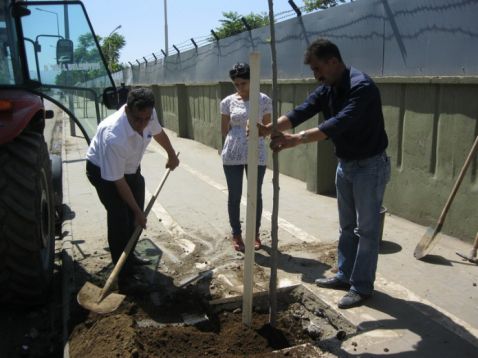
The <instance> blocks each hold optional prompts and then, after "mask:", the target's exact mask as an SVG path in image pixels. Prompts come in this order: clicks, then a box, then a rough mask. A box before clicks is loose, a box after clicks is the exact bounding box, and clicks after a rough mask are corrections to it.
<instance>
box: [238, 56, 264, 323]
mask: <svg viewBox="0 0 478 358" xmlns="http://www.w3.org/2000/svg"><path fill="white" fill-rule="evenodd" d="M260 59H261V56H260V54H259V53H258V52H251V54H250V56H249V66H250V69H251V80H250V83H249V139H248V146H247V212H246V242H245V246H246V249H245V259H244V293H243V298H242V323H244V324H245V325H247V326H251V324H252V287H253V278H254V240H255V238H256V208H257V164H258V157H259V150H258V148H259V137H258V130H257V126H256V122H257V121H258V119H259V115H260V114H259V83H260V69H261V62H260Z"/></svg>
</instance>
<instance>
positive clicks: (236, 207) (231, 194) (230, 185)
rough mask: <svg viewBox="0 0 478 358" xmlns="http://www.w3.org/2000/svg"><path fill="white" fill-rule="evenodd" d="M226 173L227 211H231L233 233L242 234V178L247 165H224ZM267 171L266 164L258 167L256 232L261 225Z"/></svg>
mask: <svg viewBox="0 0 478 358" xmlns="http://www.w3.org/2000/svg"><path fill="white" fill-rule="evenodd" d="M223 167H224V174H225V175H226V181H227V189H228V197H227V211H228V213H229V223H230V224H231V229H232V235H240V234H241V233H242V230H241V222H240V215H241V197H242V179H243V177H244V170H245V171H246V175H247V165H223ZM265 173H266V166H265V165H259V166H258V167H257V208H256V233H258V232H259V228H260V227H261V216H262V182H263V180H264V175H265Z"/></svg>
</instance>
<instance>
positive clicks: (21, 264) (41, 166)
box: [0, 130, 55, 306]
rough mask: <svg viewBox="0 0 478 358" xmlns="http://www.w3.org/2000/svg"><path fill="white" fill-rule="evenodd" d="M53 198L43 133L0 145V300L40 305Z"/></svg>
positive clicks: (47, 277)
mask: <svg viewBox="0 0 478 358" xmlns="http://www.w3.org/2000/svg"><path fill="white" fill-rule="evenodd" d="M54 255H55V199H54V195H53V188H52V178H51V162H50V158H49V155H48V149H47V145H46V143H45V140H44V138H43V135H42V134H40V133H37V132H33V131H29V130H25V131H24V132H22V133H21V134H20V135H19V136H18V137H17V138H15V140H13V141H12V142H10V143H8V144H4V145H1V146H0V302H2V303H3V302H7V303H13V304H18V305H22V306H24V305H27V306H36V305H41V304H43V303H45V300H46V298H47V297H48V294H49V288H50V283H51V281H52V276H53V262H54Z"/></svg>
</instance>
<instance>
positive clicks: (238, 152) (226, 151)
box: [220, 93, 272, 165]
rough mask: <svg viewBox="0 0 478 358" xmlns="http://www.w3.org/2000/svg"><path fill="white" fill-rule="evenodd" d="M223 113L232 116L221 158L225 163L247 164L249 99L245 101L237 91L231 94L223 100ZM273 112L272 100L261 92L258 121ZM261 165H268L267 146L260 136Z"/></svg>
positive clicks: (221, 107)
mask: <svg viewBox="0 0 478 358" xmlns="http://www.w3.org/2000/svg"><path fill="white" fill-rule="evenodd" d="M220 110H221V114H224V115H227V116H229V118H230V121H229V124H230V129H229V132H228V133H227V136H226V140H225V142H224V147H223V148H222V153H221V158H222V163H223V164H224V165H243V164H247V135H246V128H247V121H248V119H249V114H248V113H249V101H244V100H243V99H242V98H241V96H239V95H238V94H237V93H234V94H231V95H229V96H227V97H226V98H224V99H223V100H222V101H221V105H220ZM271 112H272V100H271V99H270V97H269V96H267V95H266V94H264V93H260V100H259V118H258V119H257V122H258V123H262V119H263V117H264V115H266V114H270V113H271ZM258 150H259V163H258V164H259V165H266V148H265V143H264V138H263V137H259V148H258Z"/></svg>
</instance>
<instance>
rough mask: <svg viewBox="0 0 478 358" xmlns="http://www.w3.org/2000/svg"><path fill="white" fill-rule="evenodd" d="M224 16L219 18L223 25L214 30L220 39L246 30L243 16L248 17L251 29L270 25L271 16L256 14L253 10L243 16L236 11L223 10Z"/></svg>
mask: <svg viewBox="0 0 478 358" xmlns="http://www.w3.org/2000/svg"><path fill="white" fill-rule="evenodd" d="M222 16H224V18H223V19H221V20H219V22H220V23H221V24H222V25H221V26H219V27H217V28H216V29H215V30H214V31H215V33H216V34H217V36H218V37H219V38H220V39H223V38H226V37H229V36H232V35H237V34H239V33H241V32H243V31H245V30H246V29H245V28H244V23H243V22H242V20H241V18H242V17H244V18H245V19H246V21H247V23H248V24H249V26H250V27H251V29H256V28H258V27H263V26H267V25H269V18H268V16H267V14H265V13H264V14H262V13H261V14H254V13H252V12H251V13H250V14H249V15H245V16H242V15H239V14H238V13H237V12H235V11H227V12H223V13H222Z"/></svg>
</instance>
